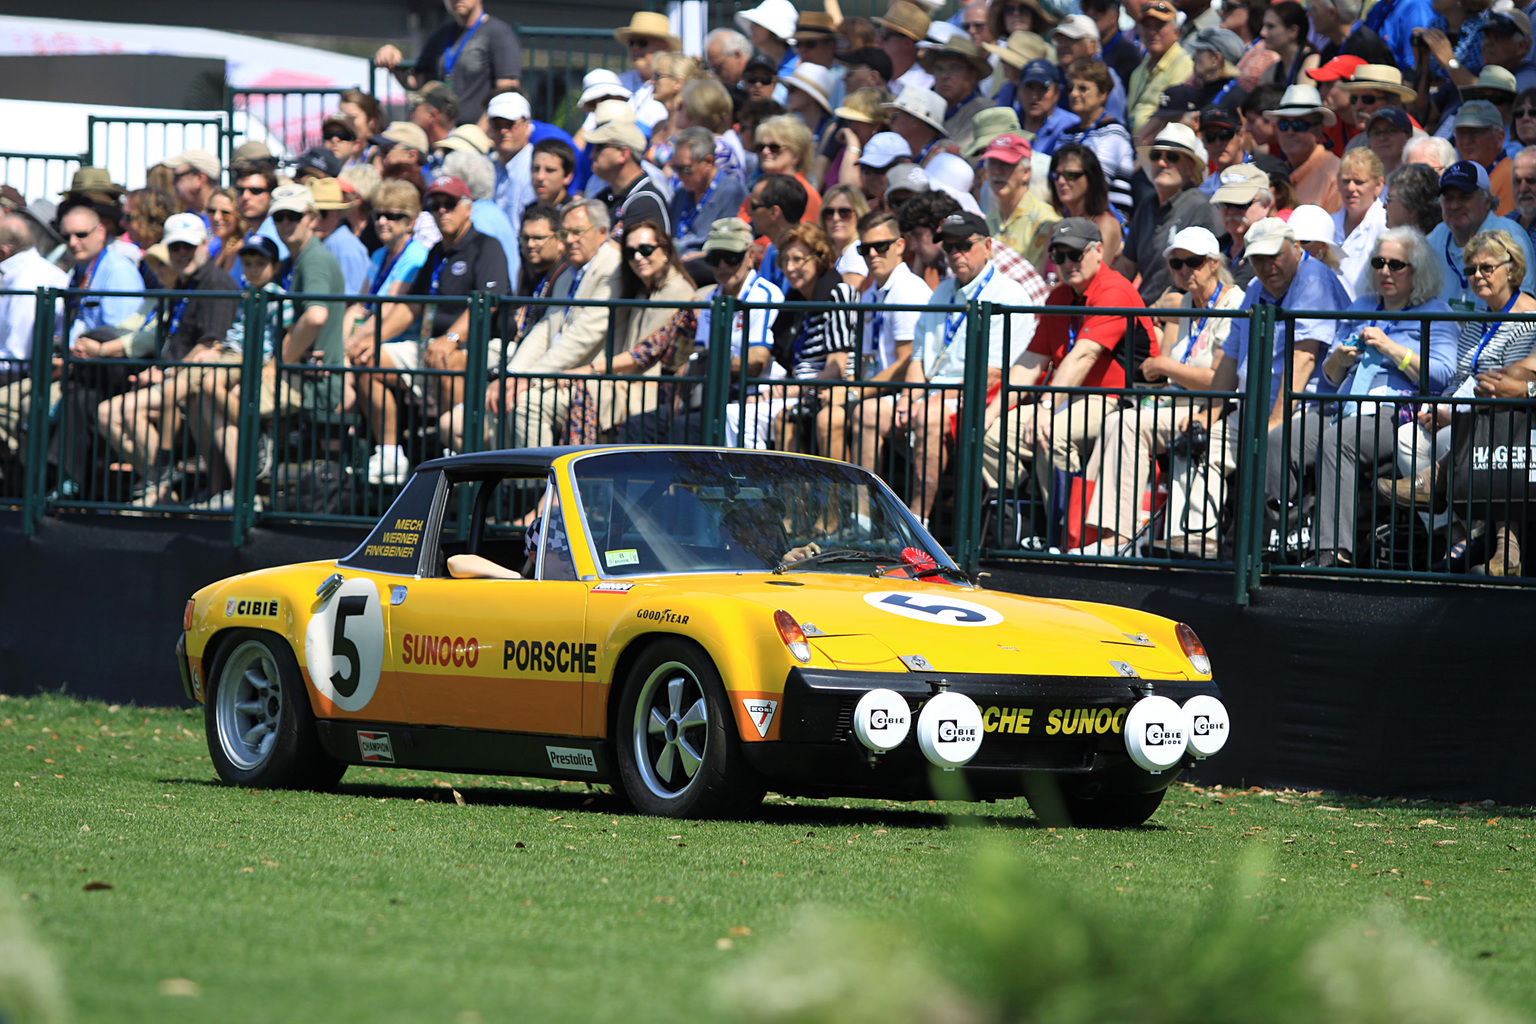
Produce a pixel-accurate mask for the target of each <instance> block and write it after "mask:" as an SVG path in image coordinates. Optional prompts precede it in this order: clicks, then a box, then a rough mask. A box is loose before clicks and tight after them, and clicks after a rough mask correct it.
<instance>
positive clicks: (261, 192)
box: [229, 160, 288, 288]
mask: <svg viewBox="0 0 1536 1024" xmlns="http://www.w3.org/2000/svg"><path fill="white" fill-rule="evenodd" d="M272 166H273V165H272V164H270V163H268V162H267V161H265V160H261V161H241V162H238V163H236V164H235V165H234V166H233V167H231V168H230V169H229V180H230V181H232V182H233V183H234V189H235V207H236V209H238V210H239V211H240V216H241V217H243V218H244V219H245V222H246V223H247V224H249V225H250V226H251V231H252V232H253V233H255V234H258V235H261V236H262V237H263V238H270V239H272V241H274V242H276V243H277V253H278V258H279V259H280V260H282V261H284V262H286V261H287V259H288V247H287V246H286V245H284V244H283V240H282V239H281V238H280V237H278V234H277V226H276V225H275V224H273V223H272V218H271V217H270V216H268V211H269V210H270V209H271V206H272V191H273V189H275V188H277V172H276V171H275V170H273V169H272ZM229 276H230V277H232V278H234V279H235V284H236V285H237V286H239V287H241V288H244V287H245V273H244V271H243V270H242V269H241V268H240V261H239V260H236V261H235V265H234V266H233V267H232V268H230V271H229Z"/></svg>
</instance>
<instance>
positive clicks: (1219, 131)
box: [1200, 107, 1249, 196]
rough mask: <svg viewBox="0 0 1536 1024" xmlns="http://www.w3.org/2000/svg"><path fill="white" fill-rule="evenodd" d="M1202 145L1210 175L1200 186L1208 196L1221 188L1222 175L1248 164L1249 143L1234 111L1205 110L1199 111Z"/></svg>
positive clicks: (1208, 108)
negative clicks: (1240, 165)
mask: <svg viewBox="0 0 1536 1024" xmlns="http://www.w3.org/2000/svg"><path fill="white" fill-rule="evenodd" d="M1200 142H1201V144H1202V145H1204V146H1205V153H1206V166H1207V167H1209V168H1210V169H1211V173H1210V174H1207V175H1206V176H1205V180H1204V181H1202V182H1201V183H1200V191H1201V192H1202V193H1204V194H1205V195H1207V196H1213V195H1215V194H1216V190H1217V189H1218V188H1220V187H1221V172H1222V171H1225V170H1226V169H1227V168H1229V167H1236V166H1237V165H1238V164H1245V163H1248V161H1249V154H1248V144H1249V139H1248V136H1247V134H1246V133H1244V131H1243V119H1242V118H1241V117H1239V116H1238V114H1237V113H1236V112H1235V111H1234V110H1233V109H1232V108H1231V107H1206V108H1205V109H1204V110H1202V111H1200Z"/></svg>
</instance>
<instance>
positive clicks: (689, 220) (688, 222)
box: [672, 171, 725, 239]
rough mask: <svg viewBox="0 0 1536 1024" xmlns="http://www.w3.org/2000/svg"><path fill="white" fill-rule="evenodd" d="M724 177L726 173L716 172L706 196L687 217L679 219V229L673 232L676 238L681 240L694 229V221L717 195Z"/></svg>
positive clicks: (705, 192)
mask: <svg viewBox="0 0 1536 1024" xmlns="http://www.w3.org/2000/svg"><path fill="white" fill-rule="evenodd" d="M723 177H725V172H724V171H716V172H715V177H714V180H712V181H711V182H710V183H709V188H707V189H705V190H704V194H703V195H702V196H700V197H699V201H698V202H696V203H694V204H693V209H691V210H689V211H688V215H687V216H686V217H679V218H678V219H677V229H676V230H675V231H673V232H672V236H673V237H674V238H678V239H681V238H682V237H683V236H684V235H686V234H687V233H688V229H689V228H691V227H693V219H694V218H695V217H697V216H698V215H699V211H700V210H702V209H704V205H705V204H706V203H708V202H709V198H710V196H712V195H714V194H715V189H716V188H718V187H719V185H720V179H721V178H723Z"/></svg>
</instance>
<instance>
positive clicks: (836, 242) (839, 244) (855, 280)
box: [820, 185, 869, 291]
mask: <svg viewBox="0 0 1536 1024" xmlns="http://www.w3.org/2000/svg"><path fill="white" fill-rule="evenodd" d="M868 212H869V204H868V203H866V202H865V201H864V193H862V192H860V191H859V190H858V189H857V188H855V187H854V186H852V185H838V186H835V187H834V188H833V189H832V191H830V192H828V193H827V194H826V195H825V196H823V197H822V200H821V218H820V222H821V230H823V231H825V232H826V233H827V238H828V240H829V241H830V242H831V243H832V252H833V254H834V256H835V257H836V261H837V262H836V265H837V272H838V274H839V275H840V276H841V277H842V279H843V283H844V284H847V285H848V286H850V287H851V288H853V289H854V290H855V291H857V290H858V289H860V288H861V287H863V285H864V280H865V278H867V277H868V276H869V264H868V263H866V262H865V261H864V257H863V256H861V255H859V231H858V226H857V225H858V222H859V218H860V217H862V216H864V215H865V214H866V213H868Z"/></svg>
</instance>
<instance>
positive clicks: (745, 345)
mask: <svg viewBox="0 0 1536 1024" xmlns="http://www.w3.org/2000/svg"><path fill="white" fill-rule="evenodd" d="M736 298H737V299H739V300H740V301H742V302H771V303H780V302H783V301H784V293H783V292H782V291H780V290H779V287H778V286H777V285H775V284H774V283H773V282H772V281H769V280H768V279H767V278H764V277H760V276H758V273H757V271H755V270H749V271H748V272H747V279H746V280H745V281H743V282H741V290H740V291H738V292H737V293H736ZM778 319H779V311H778V310H776V309H744V310H737V311H736V314H735V317H734V319H733V322H732V323H731V358H733V359H744V358H746V350H747V349H749V348H752V347H753V346H762V347H763V348H772V347H773V325H774V322H775V321H777V320H778ZM694 341H695V343H696V344H697V345H698V346H699V347H700V348H708V347H709V307H707V306H706V307H705V308H703V309H701V310H699V316H698V327H697V328H696V329H695V331H694ZM770 363H772V360H770ZM773 365H775V366H777V365H778V364H777V363H773ZM781 372H782V368H781Z"/></svg>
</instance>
